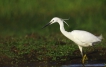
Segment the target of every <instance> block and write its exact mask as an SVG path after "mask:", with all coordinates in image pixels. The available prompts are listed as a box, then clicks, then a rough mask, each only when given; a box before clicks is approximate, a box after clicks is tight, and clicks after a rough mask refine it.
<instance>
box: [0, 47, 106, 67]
mask: <svg viewBox="0 0 106 67" xmlns="http://www.w3.org/2000/svg"><path fill="white" fill-rule="evenodd" d="M73 54H76V55H75V56H62V57H57V58H56V60H55V61H53V60H52V58H50V57H45V58H44V59H42V60H38V59H37V58H36V55H35V54H33V55H34V56H31V57H30V58H29V57H28V55H27V54H26V55H23V57H25V58H24V59H23V58H18V59H17V58H14V59H13V58H9V57H7V56H6V55H5V56H4V55H0V66H1V67H2V66H5V67H9V66H10V67H11V66H19V67H20V66H22V67H25V66H29V67H30V66H41V67H45V66H60V65H66V64H81V58H82V57H81V56H80V55H77V54H79V52H78V50H76V51H75V52H74V53H73ZM87 57H88V60H87V61H86V64H88V63H90V64H93V63H106V48H96V49H95V50H94V51H91V52H88V53H87ZM32 59H34V60H32Z"/></svg>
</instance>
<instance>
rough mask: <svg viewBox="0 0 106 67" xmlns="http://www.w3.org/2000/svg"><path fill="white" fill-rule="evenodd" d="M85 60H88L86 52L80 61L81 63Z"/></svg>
mask: <svg viewBox="0 0 106 67" xmlns="http://www.w3.org/2000/svg"><path fill="white" fill-rule="evenodd" d="M85 60H88V58H87V56H86V54H85V55H84V56H83V58H82V63H83V64H84V63H85Z"/></svg>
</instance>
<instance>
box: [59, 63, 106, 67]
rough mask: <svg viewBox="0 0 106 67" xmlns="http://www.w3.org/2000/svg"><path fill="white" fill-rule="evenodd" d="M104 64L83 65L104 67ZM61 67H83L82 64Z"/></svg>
mask: <svg viewBox="0 0 106 67" xmlns="http://www.w3.org/2000/svg"><path fill="white" fill-rule="evenodd" d="M104 66H106V65H105V63H104V64H85V67H104ZM61 67H83V65H82V64H71V65H62V66H61Z"/></svg>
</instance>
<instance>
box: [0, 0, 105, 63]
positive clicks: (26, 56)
mask: <svg viewBox="0 0 106 67" xmlns="http://www.w3.org/2000/svg"><path fill="white" fill-rule="evenodd" d="M54 16H58V17H61V18H70V20H68V21H66V22H67V23H68V24H69V25H70V27H67V26H66V25H65V28H66V30H67V31H71V30H73V29H82V30H87V31H89V32H91V33H93V34H95V35H99V34H102V35H103V37H104V40H103V42H102V43H101V44H100V45H97V46H94V48H97V49H98V48H101V49H102V48H105V47H106V46H105V37H106V32H105V26H106V1H105V0H66V1H62V0H53V1H50V0H46V1H43V0H39V1H38V0H31V1H30V0H6V1H5V0H0V63H1V64H3V63H6V64H8V63H9V62H11V64H14V63H19V62H22V61H23V62H34V61H48V60H49V61H57V60H60V61H67V60H69V59H70V58H68V59H67V57H75V56H81V55H80V52H77V53H76V51H77V50H78V51H79V49H78V47H77V46H76V45H75V44H74V43H73V42H72V41H70V40H68V39H67V38H65V37H64V36H63V35H62V34H61V32H60V31H59V25H58V24H54V25H52V26H49V27H48V28H45V29H41V28H42V27H43V25H45V24H46V23H48V22H49V21H50V20H51V19H52V18H53V17H54ZM88 49H89V48H88ZM88 49H84V50H85V52H90V51H95V50H94V49H93V48H92V47H90V50H88ZM100 52H103V51H100ZM100 55H102V56H105V55H106V52H105V51H104V52H103V53H101V54H100ZM5 58H6V59H7V60H6V59H5ZM105 59H106V58H105Z"/></svg>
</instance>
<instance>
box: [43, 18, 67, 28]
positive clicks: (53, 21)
mask: <svg viewBox="0 0 106 67" xmlns="http://www.w3.org/2000/svg"><path fill="white" fill-rule="evenodd" d="M64 20H68V19H61V18H58V17H54V18H53V19H52V20H51V21H50V22H49V23H48V24H46V25H45V26H44V27H43V28H45V27H46V26H49V25H51V24H53V23H56V22H65V21H64ZM65 23H66V22H65ZM66 24H67V23H66ZM67 25H68V24H67ZM68 26H69V25H68Z"/></svg>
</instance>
